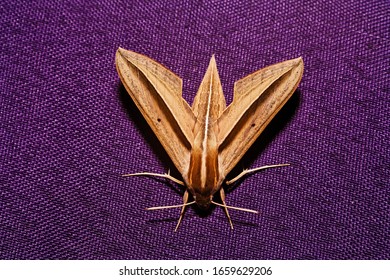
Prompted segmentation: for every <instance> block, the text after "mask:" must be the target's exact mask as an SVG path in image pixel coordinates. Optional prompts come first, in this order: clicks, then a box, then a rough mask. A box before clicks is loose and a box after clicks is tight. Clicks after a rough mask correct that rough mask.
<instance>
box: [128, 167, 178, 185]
mask: <svg viewBox="0 0 390 280" xmlns="http://www.w3.org/2000/svg"><path fill="white" fill-rule="evenodd" d="M122 176H123V177H129V176H155V177H162V178H166V179H169V180H171V181H173V182H175V183H177V184H179V185H182V186H184V182H182V181H180V180H179V179H176V178H175V177H172V176H171V174H170V172H169V170H168V173H164V174H159V173H149V172H142V173H132V174H123V175H122Z"/></svg>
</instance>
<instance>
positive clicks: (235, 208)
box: [211, 201, 259, 214]
mask: <svg viewBox="0 0 390 280" xmlns="http://www.w3.org/2000/svg"><path fill="white" fill-rule="evenodd" d="M211 203H212V204H215V205H218V206H221V207H223V208H229V209H234V210H239V211H245V212H250V213H254V214H259V212H258V211H256V210H251V209H246V208H240V207H234V206H227V205H223V204H220V203H217V202H215V201H211Z"/></svg>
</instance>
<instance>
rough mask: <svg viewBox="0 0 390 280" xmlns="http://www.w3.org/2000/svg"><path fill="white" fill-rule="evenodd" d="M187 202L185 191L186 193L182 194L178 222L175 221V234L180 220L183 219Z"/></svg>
mask: <svg viewBox="0 0 390 280" xmlns="http://www.w3.org/2000/svg"><path fill="white" fill-rule="evenodd" d="M187 201H188V191H187V190H186V191H185V192H184V195H183V207H182V208H181V212H180V217H179V221H177V225H176V228H175V232H176V231H177V229H178V228H179V226H180V223H181V220H182V219H183V216H184V210H185V209H186V206H187Z"/></svg>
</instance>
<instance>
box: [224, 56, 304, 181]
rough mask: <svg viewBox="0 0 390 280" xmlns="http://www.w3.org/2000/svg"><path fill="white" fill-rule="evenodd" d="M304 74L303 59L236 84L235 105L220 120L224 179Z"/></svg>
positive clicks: (264, 71)
mask: <svg viewBox="0 0 390 280" xmlns="http://www.w3.org/2000/svg"><path fill="white" fill-rule="evenodd" d="M302 74H303V60H302V58H301V57H299V58H296V59H292V60H287V61H284V62H281V63H277V64H274V65H271V66H268V67H266V68H264V69H261V70H259V71H257V72H254V73H253V74H251V75H249V76H247V77H245V78H243V79H241V80H239V81H237V82H236V83H235V85H234V97H233V102H232V103H231V104H230V105H229V106H228V107H227V108H226V110H225V111H224V112H223V113H222V115H221V117H220V118H219V119H218V127H219V133H218V144H219V151H220V156H219V161H220V164H221V167H222V169H223V170H224V171H225V176H226V175H227V174H228V173H229V172H230V171H231V170H232V169H233V167H234V166H235V165H236V164H237V163H238V161H239V160H240V159H241V158H242V156H243V155H244V154H245V152H246V151H247V150H248V149H249V147H250V146H251V145H252V144H253V142H254V141H255V140H256V139H257V137H258V136H259V135H260V133H261V132H262V131H263V130H264V128H265V127H266V126H267V125H268V123H269V122H270V121H271V120H272V118H273V117H274V116H275V115H276V113H277V112H278V111H279V110H280V109H281V108H282V107H283V105H284V104H285V103H286V102H287V100H288V99H289V98H290V97H291V95H292V94H293V93H294V91H295V89H296V88H297V86H298V84H299V82H300V80H301V78H302Z"/></svg>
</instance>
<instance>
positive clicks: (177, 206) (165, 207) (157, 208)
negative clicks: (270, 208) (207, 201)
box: [146, 201, 253, 211]
mask: <svg viewBox="0 0 390 280" xmlns="http://www.w3.org/2000/svg"><path fill="white" fill-rule="evenodd" d="M194 203H195V201H191V202H188V203H184V204H177V205H168V206H156V207H149V208H146V210H160V209H169V208H179V207H183V206H188V205H191V204H194ZM250 211H253V210H250Z"/></svg>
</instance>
